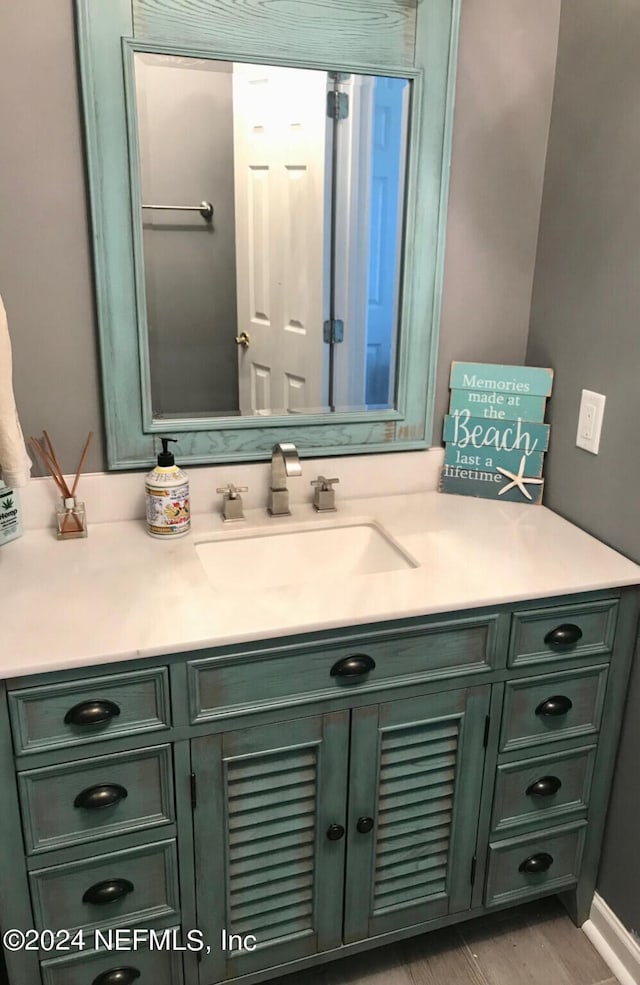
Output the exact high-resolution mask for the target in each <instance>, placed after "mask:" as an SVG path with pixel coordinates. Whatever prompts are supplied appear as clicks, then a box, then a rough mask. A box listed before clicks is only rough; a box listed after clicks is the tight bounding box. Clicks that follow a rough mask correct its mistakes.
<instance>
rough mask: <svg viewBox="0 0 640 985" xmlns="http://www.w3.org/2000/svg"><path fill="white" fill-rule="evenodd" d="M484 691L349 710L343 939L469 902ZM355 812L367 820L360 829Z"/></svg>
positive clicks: (481, 757)
mask: <svg viewBox="0 0 640 985" xmlns="http://www.w3.org/2000/svg"><path fill="white" fill-rule="evenodd" d="M489 697H490V689H489V688H488V687H476V688H466V689H462V690H458V691H449V692H446V693H444V694H440V695H434V696H433V697H430V698H428V699H427V700H425V699H423V698H406V697H405V698H404V699H402V700H398V701H392V702H387V703H385V704H382V705H379V706H375V705H374V706H371V707H368V708H360V709H358V710H357V711H356V712H354V716H353V728H352V739H351V743H352V744H351V763H350V799H349V832H348V838H349V840H348V844H347V885H346V889H345V941H347V942H352V941H357V940H360V939H363V938H366V937H373V936H376V935H378V934H383V933H388V932H389V931H392V930H398V929H400V928H402V927H408V926H411V925H412V924H415V923H419V922H420V921H423V920H428V919H433V918H434V917H440V916H443V915H445V914H448V913H453V912H456V911H458V910H464V909H467V908H468V907H469V905H470V899H471V862H472V858H473V855H474V851H475V847H474V846H475V837H476V828H477V823H478V806H479V801H480V789H481V784H482V768H483V762H484V748H483V741H482V740H483V733H484V726H485V717H486V714H487V711H488V708H489ZM361 817H371V818H373V819H374V820H375V826H374V829H373V830H371V831H369V832H364V833H363V832H361V831H359V830H358V819H359V818H361Z"/></svg>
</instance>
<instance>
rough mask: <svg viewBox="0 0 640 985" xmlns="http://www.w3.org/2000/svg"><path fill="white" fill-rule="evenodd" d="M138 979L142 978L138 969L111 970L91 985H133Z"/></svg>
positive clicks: (99, 976) (103, 973) (104, 972)
mask: <svg viewBox="0 0 640 985" xmlns="http://www.w3.org/2000/svg"><path fill="white" fill-rule="evenodd" d="M136 978H140V972H139V971H138V969H137V968H110V969H109V971H103V972H102V974H101V975H98V977H97V978H94V979H93V981H92V982H91V985H131V982H135V980H136Z"/></svg>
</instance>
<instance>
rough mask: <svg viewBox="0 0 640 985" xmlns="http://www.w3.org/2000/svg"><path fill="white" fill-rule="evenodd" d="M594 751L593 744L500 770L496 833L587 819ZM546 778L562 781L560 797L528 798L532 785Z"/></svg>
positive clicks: (494, 817) (559, 791)
mask: <svg viewBox="0 0 640 985" xmlns="http://www.w3.org/2000/svg"><path fill="white" fill-rule="evenodd" d="M595 751H596V746H595V744H592V745H588V746H585V747H583V748H580V749H569V750H567V751H563V752H554V753H553V754H552V755H547V756H535V757H534V758H532V759H525V760H520V761H518V762H515V763H505V764H503V765H501V766H498V772H497V776H496V788H495V795H494V800H493V818H492V828H493V830H494V832H496V833H502V832H504V831H506V832H509V831H512V830H513V829H514V828H516V829H522V828H523V827H524V828H526V827H528V826H537V827H540V826H541V825H547V826H548V825H552V824H558V823H560V822H561V821H565V820H572V819H575V818H580V817H585V816H586V812H587V805H588V803H589V796H590V793H591V780H592V777H593V767H594V763H595ZM544 777H554V778H555V779H557V780H559V781H560V784H561V786H560V788H559V789H558V791H557V793H555V794H550V795H547V796H534V795H532V794H528V793H527V790H528V789H529V788H530V787H531V786H532V784H534V783H536V782H537V781H538V780H540V779H542V778H544Z"/></svg>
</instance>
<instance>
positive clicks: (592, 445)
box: [576, 390, 607, 455]
mask: <svg viewBox="0 0 640 985" xmlns="http://www.w3.org/2000/svg"><path fill="white" fill-rule="evenodd" d="M606 400H607V398H606V397H605V396H604V394H602V393H594V392H593V390H583V391H582V397H581V399H580V413H579V414H578V433H577V435H576V445H577V446H578V448H584V450H585V451H590V452H591V453H592V454H593V455H597V454H598V450H599V448H600V432H601V431H602V418H603V417H604V405H605V403H606Z"/></svg>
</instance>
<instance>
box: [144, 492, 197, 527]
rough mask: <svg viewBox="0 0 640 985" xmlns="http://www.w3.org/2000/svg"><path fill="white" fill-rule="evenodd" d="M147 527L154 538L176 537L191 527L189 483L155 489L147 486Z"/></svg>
mask: <svg viewBox="0 0 640 985" xmlns="http://www.w3.org/2000/svg"><path fill="white" fill-rule="evenodd" d="M146 492H147V527H148V530H149V533H150V534H152V535H153V536H155V537H176V536H180V534H186V533H187V532H188V531H189V529H190V527H191V514H190V510H189V483H188V482H185V483H184V484H183V485H181V486H172V487H171V488H170V489H157V488H154V486H150V485H147V487H146Z"/></svg>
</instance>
